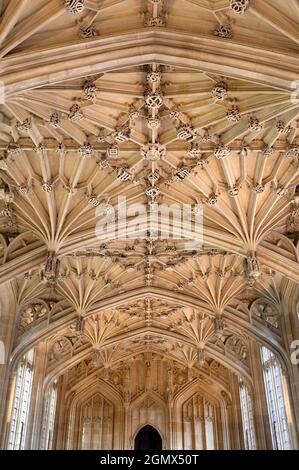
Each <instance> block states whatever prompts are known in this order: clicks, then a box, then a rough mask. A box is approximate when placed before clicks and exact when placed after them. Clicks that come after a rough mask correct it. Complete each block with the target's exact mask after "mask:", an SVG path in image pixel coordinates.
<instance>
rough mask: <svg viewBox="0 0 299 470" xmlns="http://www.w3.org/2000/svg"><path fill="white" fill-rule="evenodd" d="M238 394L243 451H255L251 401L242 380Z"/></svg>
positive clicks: (240, 380)
mask: <svg viewBox="0 0 299 470" xmlns="http://www.w3.org/2000/svg"><path fill="white" fill-rule="evenodd" d="M239 393H240V404H241V414H242V425H243V436H244V445H245V449H246V450H256V437H255V428H254V417H253V408H252V399H251V395H250V393H249V390H248V387H247V386H246V385H245V383H244V382H243V380H242V379H239Z"/></svg>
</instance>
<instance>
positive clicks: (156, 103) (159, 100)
mask: <svg viewBox="0 0 299 470" xmlns="http://www.w3.org/2000/svg"><path fill="white" fill-rule="evenodd" d="M145 104H146V106H147V107H148V108H149V109H159V108H161V106H162V105H163V96H162V95H161V93H158V92H156V93H148V94H147V95H146V96H145Z"/></svg>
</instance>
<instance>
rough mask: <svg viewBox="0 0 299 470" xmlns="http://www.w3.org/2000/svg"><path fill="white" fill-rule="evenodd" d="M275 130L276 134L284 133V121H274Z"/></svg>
mask: <svg viewBox="0 0 299 470" xmlns="http://www.w3.org/2000/svg"><path fill="white" fill-rule="evenodd" d="M275 128H276V130H277V132H279V134H282V133H283V132H285V130H286V128H287V126H286V123H285V122H284V121H282V120H281V119H278V121H276V125H275Z"/></svg>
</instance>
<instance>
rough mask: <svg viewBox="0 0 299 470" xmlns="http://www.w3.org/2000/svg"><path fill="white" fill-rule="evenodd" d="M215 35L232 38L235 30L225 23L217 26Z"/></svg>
mask: <svg viewBox="0 0 299 470" xmlns="http://www.w3.org/2000/svg"><path fill="white" fill-rule="evenodd" d="M214 36H217V37H219V38H223V39H231V38H232V37H233V30H232V27H231V25H229V24H225V25H219V26H216V28H215V29H214Z"/></svg>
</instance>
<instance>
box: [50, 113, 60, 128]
mask: <svg viewBox="0 0 299 470" xmlns="http://www.w3.org/2000/svg"><path fill="white" fill-rule="evenodd" d="M49 124H50V126H51V127H53V128H54V129H58V127H60V125H61V114H60V113H59V112H58V111H55V112H54V113H53V114H51V116H50V121H49Z"/></svg>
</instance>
